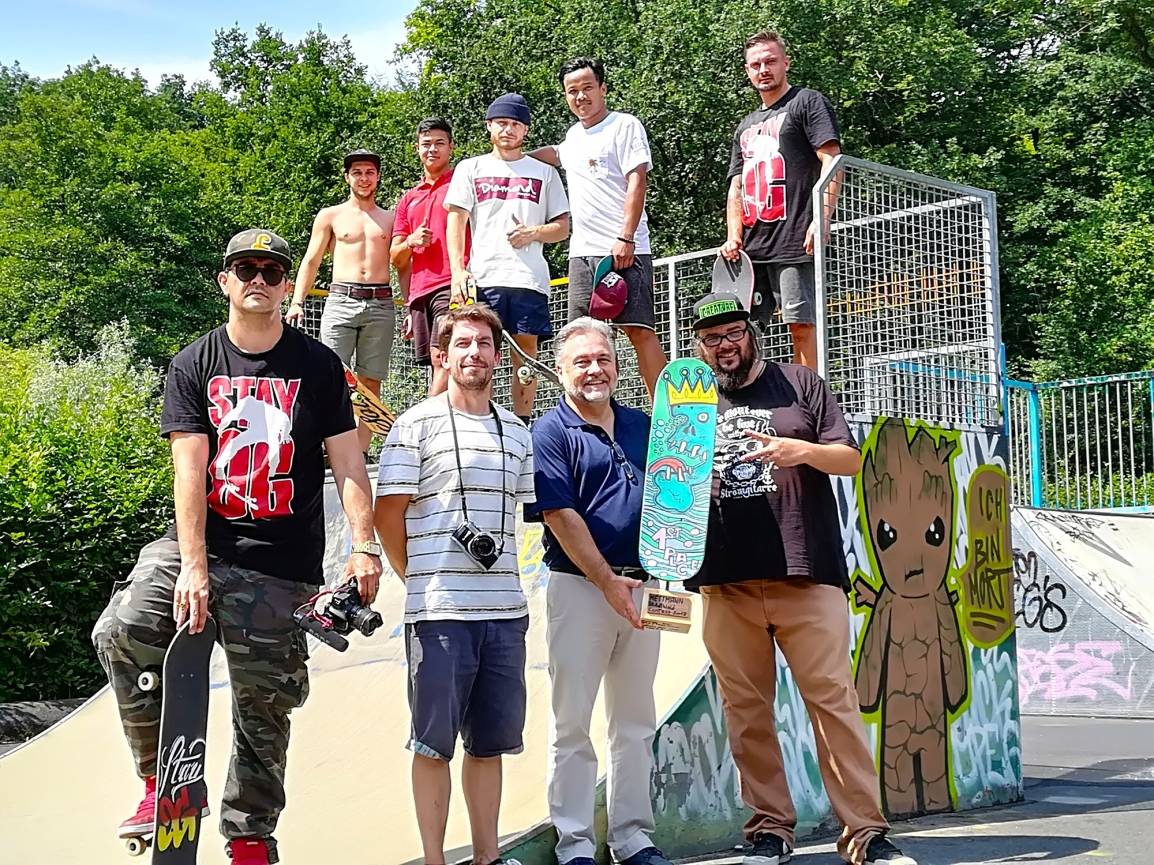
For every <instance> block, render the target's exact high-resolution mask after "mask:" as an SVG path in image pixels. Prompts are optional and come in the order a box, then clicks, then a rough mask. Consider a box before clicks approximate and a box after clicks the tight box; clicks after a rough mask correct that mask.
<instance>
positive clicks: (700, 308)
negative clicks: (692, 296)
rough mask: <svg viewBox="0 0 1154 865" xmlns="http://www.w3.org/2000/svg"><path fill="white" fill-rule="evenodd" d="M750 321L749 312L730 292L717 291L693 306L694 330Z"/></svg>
mask: <svg viewBox="0 0 1154 865" xmlns="http://www.w3.org/2000/svg"><path fill="white" fill-rule="evenodd" d="M748 320H749V311H748V310H747V309H746V308H745V307H744V306H742V305H741V301H740V300H738V299H737V295H736V294H732V293H730V292H728V291H715V292H713V294H707V295H705V297H703V298H701V300H699V301H697V303H695V304H693V329H694V330H701V329H702V328H704V327H716V326H717V325H719V324H729V323H730V322H731V321H748Z"/></svg>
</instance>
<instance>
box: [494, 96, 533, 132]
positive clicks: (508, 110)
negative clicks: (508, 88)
mask: <svg viewBox="0 0 1154 865" xmlns="http://www.w3.org/2000/svg"><path fill="white" fill-rule="evenodd" d="M529 118H530V115H529V103H528V102H526V101H525V97H524V96H522V95H521V94H520V93H503V94H501V95H500V96H498V97H497V98H496V99H494V100H493V101H492V102H491V103H490V104H489V110H488V111H487V112H486V113H485V119H486V120H500V119H508V120H519V121H520V122H521V123H524V124H525V125H526V126H528V125H529Z"/></svg>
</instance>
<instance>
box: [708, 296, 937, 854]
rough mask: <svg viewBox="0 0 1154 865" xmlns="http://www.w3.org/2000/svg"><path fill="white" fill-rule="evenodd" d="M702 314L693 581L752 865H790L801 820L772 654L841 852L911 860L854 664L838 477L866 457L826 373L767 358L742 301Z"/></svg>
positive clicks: (719, 301) (727, 301) (721, 303)
mask: <svg viewBox="0 0 1154 865" xmlns="http://www.w3.org/2000/svg"><path fill="white" fill-rule="evenodd" d="M693 318H694V325H693V327H694V330H695V331H696V342H697V354H698V357H700V358H701V359H702V360H703V361H705V362H706V363H707V364H709V366H710V367H711V368H712V369H713V371H714V374H715V375H716V376H717V389H718V392H719V397H718V403H717V453H716V456H715V458H714V472H713V492H712V501H711V504H710V513H709V530H708V533H707V535H706V541H705V562H704V564H703V566H702V568H701V570H700V571H699V572H698V574H697V576H696V577H694V578H693V579H692V580H689V581H687V582H686V588H689V589H694V590H698V591H700V592H701V596H702V600H703V605H704V606H703V609H704V624H703V637H704V640H705V647H706V650H707V651H708V652H709V657H710V660H711V661H712V662H713V669H714V672H715V673H716V675H717V681H718V684H719V685H720V686H721V692H722V696H723V698H724V699H723V702H724V705H725V721H726V724H727V726H728V728H729V743H730V749H731V751H732V752H733V759H734V762H735V763H736V764H737V769H738V773H739V774H740V777H741V796H742V799H743V800H744V802H745V804H746V805H748V806H749V807H750V808H751V809H752V810H753V814H752V816H751V817H750V818H749V820H748V822H746V824H745V836H746V839H747V840H748V841H749V842H751V844H752V845H753V849H752V850H751V851H750V852H749V853H748V854H747V855H746V856H745V859H744V860H743V863H744V865H780V863H782V862H785V861H787V860H788V859H789V856H790V853H791V851H792V848H793V841H794V827H795V824H796V822H797V813H796V811H795V810H794V807H793V802H792V800H791V798H790V792H789V785H788V783H787V781H786V774H785V768H784V764H783V762H782V755H781V747H780V745H779V744H778V740H777V732H776V727H775V723H774V717H773V703H774V694H775V689H776V685H777V668H776V665H775V663H774V651H775V648H776V649H780V651H781V652H782V654H783V655H784V657H785V658H786V660H787V661H788V662H789V666H790V669H791V671H792V673H793V678H794V681H795V682H796V683H797V688H798V691H800V693H801V696H802V699H803V700H804V701H805V704H806V708H807V709H808V710H809V715H810V719H811V721H812V722H813V730H814V736H815V738H816V740H817V756H818V762H819V765H820V769H821V777H822V780H823V781H824V782H825V788H826V792H827V793H828V794H829V800H830V804H831V805H832V806H833V811H834V813H835V814H836V815H837V817H838V819H839V820H840V821H841V823H842V826H843V827H844V828H843V831H842V834H841V837H840V839H839V840H838V845H837V846H838V852H839V853H840V854H841V856H842V858H844V859H845V860H846V861H847V862H850V863H852V865H916V863H915V862H914V860H913V859H911V858H910V857H908V856H905V855H903V854H902V853H901V851H900V850H898V849H897V848H896V847H894V845H893V844H891V843H890V842H889V840H887V838H886V837H885V833H886V832H887V831H889V824H888V823H887V822H886V819H885V817H884V816H883V815H882V812H881V791H880V787H879V784H878V775H877V769H876V768H875V766H874V761H873V756H872V755H871V753H870V749H869V745H868V744H867V743H866V734H865V726H864V725H863V723H862V719H861V715H860V714H859V712H858V698H857V691H856V689H855V688H854V680H853V674H852V672H851V670H850V663H849V658H850V630H849V608H848V605H847V602H846V592H847V591H848V589H849V578H848V574H847V571H846V563H845V557H844V556H843V554H842V541H841V528H840V523H839V519H838V510H837V502H836V500H835V498H834V493H833V487H832V485H831V483H830V475H853V474H856V473H857V471H858V470H859V468H860V467H861V453H860V452H859V451H858V449H857V446H856V444H855V443H854V440H853V437H852V436H851V435H850V431H849V427H848V425H847V424H846V421H845V417H844V416H843V415H842V413H841V409H839V408H838V405H837V402H836V400H835V399H834V396H833V394H832V393H831V392H830V390H829V387H828V386H827V385H826V383H825V382H824V381H823V380H822V379H821V378H820V377H818V375H817V373H815V372H813V371H812V370H810V369H808V368H806V367H804V366H800V365H798V364H778V363H772V362H767V361H765V360H762V359H761V357H760V352H759V350H758V346H759V345H760V341H759V340H758V339H757V334H756V331H755V327H754V325H752V324H751V322H750V321H749V313H748V312H746V311H745V310H744V309H743V308H742V307H741V305H740V303H739V302H738V301H737V299H736V298H735V297H734V296H733V295H732V294H711V295H708V296H707V297H705V298H703V299H702V300H700V301H699V302H698V303H697V304H696V305H695V306H694V308H693Z"/></svg>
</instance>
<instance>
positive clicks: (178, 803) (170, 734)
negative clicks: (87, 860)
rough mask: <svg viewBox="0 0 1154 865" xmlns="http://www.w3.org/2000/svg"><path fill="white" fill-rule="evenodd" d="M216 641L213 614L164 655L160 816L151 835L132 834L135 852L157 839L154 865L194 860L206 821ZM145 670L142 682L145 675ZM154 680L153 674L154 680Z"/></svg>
mask: <svg viewBox="0 0 1154 865" xmlns="http://www.w3.org/2000/svg"><path fill="white" fill-rule="evenodd" d="M215 641H216V622H215V621H214V620H213V619H212V617H211V616H210V617H209V618H208V619H207V620H206V621H205V624H204V630H203V631H201V632H200V633H199V634H189V633H188V623H185V624H184V625H183V626H181V628H180V630H178V631H177V632H176V636H175V637H173V638H172V642H171V643H170V644H169V646H168V651H167V652H165V655H164V668H163V670H162V672H161V678H160V687H161V688H162V689H163V695H164V697H163V700H162V703H161V710H160V742H159V744H158V747H157V753H156V822H155V824H154V825H153V829H152V835H151V837H133V838H128V839H127V845H128V850H129V852H130V853H132V854H133V855H139V854H141V853H143V852H144V851H145V850H146V849H147V847H148V845H149V843H151V844H152V862H153V865H195V863H196V848H197V845H198V844H199V843H200V832H201V822H202V819H203V815H204V814H205V813H207V810H208V808H207V804H208V786H207V784H206V783H205V778H204V766H205V741H204V740H205V733H206V730H207V728H208V681H209V671H208V664H209V659H210V658H211V657H212V647H213V644H214V643H215ZM148 675H149V674H144V676H142V680H141V681H142V683H143V682H144V681H145V678H144V677H145V676H148ZM153 681H154V680H153Z"/></svg>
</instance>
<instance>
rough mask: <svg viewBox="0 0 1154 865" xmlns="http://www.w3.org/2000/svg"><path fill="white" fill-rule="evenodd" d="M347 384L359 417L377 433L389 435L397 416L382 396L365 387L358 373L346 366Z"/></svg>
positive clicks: (354, 408)
mask: <svg viewBox="0 0 1154 865" xmlns="http://www.w3.org/2000/svg"><path fill="white" fill-rule="evenodd" d="M345 384H347V385H348V386H349V398H350V399H351V400H352V402H353V411H354V412H356V414H357V418H358V419H359V420H360V421H361V423H363V424H364V425H365V426H367V427H368V428H369V429H371V430H372V431H373V432H374V433H376V434H377V435H382V436H387V435H388V434H389V430H391V429H392V428H393V421H395V420H396V419H397V416H396V415H395V414H393V413H392V412H391V411H389V410H388V409H387V408H386V407H385V404H384V403H383V402H381V400H380V397H378V396H377V395H376V394H375V393H373V392H372V391H371V390H369V389H368V388H367V387H365V386H364V385H363V384H362V383H361V380H360V379H359V378H357V376H356V373H354V372H353V371H352V370H351V369H349V368H348V367H347V366H346V367H345Z"/></svg>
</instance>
